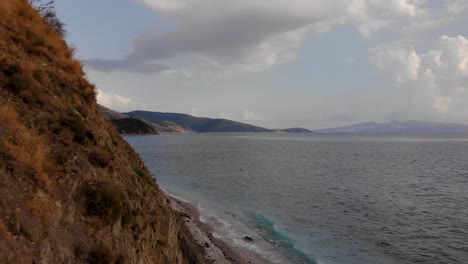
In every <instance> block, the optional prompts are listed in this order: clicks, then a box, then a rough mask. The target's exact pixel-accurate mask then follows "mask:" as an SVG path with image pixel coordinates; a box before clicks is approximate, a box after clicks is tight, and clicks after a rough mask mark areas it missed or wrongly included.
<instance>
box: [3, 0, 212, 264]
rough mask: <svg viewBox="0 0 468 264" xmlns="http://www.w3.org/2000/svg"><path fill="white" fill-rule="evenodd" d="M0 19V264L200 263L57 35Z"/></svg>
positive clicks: (22, 13) (24, 10) (12, 12)
mask: <svg viewBox="0 0 468 264" xmlns="http://www.w3.org/2000/svg"><path fill="white" fill-rule="evenodd" d="M0 14H1V15H0V249H1V250H0V263H204V262H205V261H204V259H203V256H202V253H201V249H200V247H199V246H198V245H196V244H195V242H194V241H193V239H192V237H191V235H190V234H189V232H188V231H187V229H186V228H185V226H184V225H183V223H182V221H181V219H180V218H179V217H178V215H176V213H174V212H173V210H172V209H171V208H170V206H169V204H168V202H167V200H166V198H165V196H164V195H163V193H162V192H161V191H160V189H159V187H158V186H157V184H156V183H155V181H154V179H153V178H152V177H151V175H150V174H149V172H148V170H147V169H146V168H145V166H144V164H143V163H142V161H141V160H140V158H139V157H138V155H137V154H136V153H135V152H134V151H133V149H132V148H131V147H130V146H129V145H128V144H127V143H126V142H125V141H124V140H123V139H122V138H121V137H120V136H119V135H118V133H117V132H116V130H115V129H114V128H113V127H112V125H110V124H109V123H108V122H107V121H106V119H105V118H104V116H103V114H102V112H101V110H100V109H99V107H98V105H97V104H96V101H95V91H94V87H93V85H91V84H90V83H88V81H87V80H86V79H85V78H84V73H83V70H82V66H81V64H80V63H79V62H78V61H76V60H74V59H73V52H72V50H70V49H69V48H68V47H67V45H66V43H65V42H64V41H63V39H62V37H61V34H59V33H58V32H56V31H55V30H54V29H53V28H51V27H50V25H48V24H47V23H45V22H44V21H43V20H42V18H41V16H40V15H39V14H38V12H37V11H35V10H34V9H33V8H32V7H31V6H30V5H29V4H28V3H27V1H26V0H3V1H0Z"/></svg>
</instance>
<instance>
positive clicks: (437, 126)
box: [314, 120, 468, 134]
mask: <svg viewBox="0 0 468 264" xmlns="http://www.w3.org/2000/svg"><path fill="white" fill-rule="evenodd" d="M314 132H315V133H322V134H325V133H329V134H342V133H348V134H351V133H354V134H416V133H422V134H424V133H431V134H461V133H468V125H466V124H459V123H443V122H424V121H414V120H410V121H391V122H387V123H377V122H366V123H359V124H354V125H350V126H343V127H335V128H325V129H318V130H314Z"/></svg>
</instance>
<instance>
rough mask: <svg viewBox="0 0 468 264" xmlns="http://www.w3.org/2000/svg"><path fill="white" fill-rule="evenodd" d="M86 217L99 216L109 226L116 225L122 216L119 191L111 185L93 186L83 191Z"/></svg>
mask: <svg viewBox="0 0 468 264" xmlns="http://www.w3.org/2000/svg"><path fill="white" fill-rule="evenodd" d="M83 193H84V198H85V199H84V200H85V209H86V215H88V216H97V217H99V218H101V219H102V220H104V221H105V222H107V223H109V224H113V223H115V222H116V221H117V220H118V219H119V218H120V216H121V215H122V202H121V195H120V192H119V190H118V189H117V188H116V187H112V186H110V185H104V183H100V184H92V185H88V186H86V187H85V188H84V189H83Z"/></svg>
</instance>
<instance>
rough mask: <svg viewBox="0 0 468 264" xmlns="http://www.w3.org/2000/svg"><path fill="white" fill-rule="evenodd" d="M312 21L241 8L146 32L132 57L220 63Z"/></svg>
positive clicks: (278, 13)
mask: <svg viewBox="0 0 468 264" xmlns="http://www.w3.org/2000/svg"><path fill="white" fill-rule="evenodd" d="M310 22H311V20H310V19H308V18H304V17H295V16H292V15H288V14H284V13H281V12H278V11H274V12H272V11H268V12H267V11H264V10H237V11H235V12H232V13H230V14H227V15H226V16H225V17H223V18H220V19H214V20H211V19H210V20H200V21H193V23H188V24H184V25H180V28H179V29H178V30H177V31H174V32H168V33H165V34H162V35H156V34H154V33H153V32H151V31H150V32H146V33H145V34H144V35H142V36H141V37H139V38H137V39H136V40H135V46H134V48H135V50H134V53H133V54H132V56H134V57H136V58H151V59H166V58H170V57H174V56H176V55H179V54H196V55H202V56H208V57H211V58H215V59H217V60H218V61H220V62H225V61H226V60H233V59H240V58H242V57H243V56H246V55H248V54H247V53H249V51H251V50H252V49H253V48H255V47H256V46H257V45H258V44H259V43H262V42H263V41H266V40H267V39H268V38H270V37H272V36H275V35H279V34H283V33H286V32H289V31H292V30H296V29H300V28H303V27H306V26H307V25H308V24H309V23H310Z"/></svg>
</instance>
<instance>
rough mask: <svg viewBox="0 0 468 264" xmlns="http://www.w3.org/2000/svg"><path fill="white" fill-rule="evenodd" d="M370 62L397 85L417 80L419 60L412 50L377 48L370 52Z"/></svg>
mask: <svg viewBox="0 0 468 264" xmlns="http://www.w3.org/2000/svg"><path fill="white" fill-rule="evenodd" d="M370 61H371V62H372V63H373V64H375V65H376V66H377V68H379V70H381V71H383V72H385V73H387V74H389V75H390V76H393V77H394V78H395V80H396V81H397V82H399V83H402V82H405V81H408V80H410V81H411V80H416V79H418V75H419V69H420V67H421V58H420V57H419V55H418V54H417V53H416V52H415V51H414V48H408V49H407V48H403V47H396V48H393V47H387V46H383V47H379V48H376V49H374V50H372V51H371V57H370Z"/></svg>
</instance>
